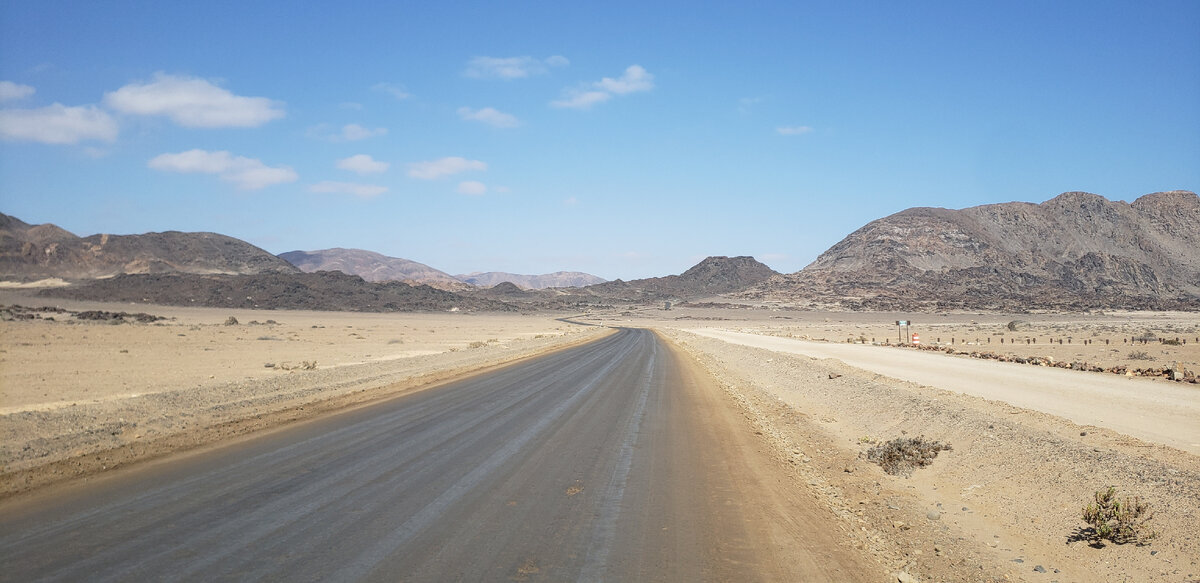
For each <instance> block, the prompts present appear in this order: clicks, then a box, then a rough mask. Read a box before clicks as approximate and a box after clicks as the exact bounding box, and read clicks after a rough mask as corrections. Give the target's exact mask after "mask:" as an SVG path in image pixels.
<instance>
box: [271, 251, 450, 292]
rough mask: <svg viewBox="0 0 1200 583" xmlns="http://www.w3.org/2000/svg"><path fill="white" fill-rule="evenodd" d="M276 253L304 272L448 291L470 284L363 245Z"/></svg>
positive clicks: (420, 264) (423, 265) (422, 264)
mask: <svg viewBox="0 0 1200 583" xmlns="http://www.w3.org/2000/svg"><path fill="white" fill-rule="evenodd" d="M279 257H281V258H282V259H284V260H285V261H287V262H288V263H290V264H292V265H295V266H296V267H297V268H298V269H300V270H301V271H304V272H306V273H312V272H316V271H340V272H342V273H345V274H347V275H357V276H359V277H361V278H363V279H364V280H366V281H370V282H376V283H378V282H385V281H400V282H405V283H411V284H416V285H420V284H426V285H430V286H433V287H435V288H438V289H445V290H451V291H454V290H462V289H466V288H468V287H470V286H469V285H466V284H464V283H463V282H461V281H459V280H458V279H457V278H455V277H454V276H452V275H450V274H449V273H446V272H444V271H440V270H437V269H434V268H432V267H430V266H428V265H425V264H424V263H417V262H416V261H412V260H409V259H402V258H400V257H388V256H387V255H383V254H381V253H376V252H374V251H366V250H363V249H343V248H341V247H335V248H333V249H321V250H318V251H288V252H287V253H280V254H279Z"/></svg>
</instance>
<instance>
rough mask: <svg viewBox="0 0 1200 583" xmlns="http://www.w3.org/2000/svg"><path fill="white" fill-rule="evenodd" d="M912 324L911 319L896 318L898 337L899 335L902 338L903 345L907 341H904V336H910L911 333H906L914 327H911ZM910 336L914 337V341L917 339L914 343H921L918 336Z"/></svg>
mask: <svg viewBox="0 0 1200 583" xmlns="http://www.w3.org/2000/svg"><path fill="white" fill-rule="evenodd" d="M911 326H912V322H911V321H909V320H896V336H898V337H899V339H900V344H902V345H903V344H904V343H905V342H904V338H905V337H906V336H909V335H908V334H906V333H907V332H912V328H911ZM910 337H911V338H912V339H913V340H914V341H916V342H914V344H917V343H919V342H920V341H919V340H918V338H917V337H916V336H910Z"/></svg>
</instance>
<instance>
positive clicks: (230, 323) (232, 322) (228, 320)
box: [225, 316, 238, 326]
mask: <svg viewBox="0 0 1200 583" xmlns="http://www.w3.org/2000/svg"><path fill="white" fill-rule="evenodd" d="M225 325H226V326H237V325H238V319H237V318H234V317H233V316H230V317H228V318H225Z"/></svg>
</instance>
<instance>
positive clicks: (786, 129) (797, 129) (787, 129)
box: [775, 126, 813, 136]
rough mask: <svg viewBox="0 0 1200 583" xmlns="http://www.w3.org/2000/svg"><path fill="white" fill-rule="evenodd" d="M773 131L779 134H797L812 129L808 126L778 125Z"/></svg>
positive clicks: (805, 132)
mask: <svg viewBox="0 0 1200 583" xmlns="http://www.w3.org/2000/svg"><path fill="white" fill-rule="evenodd" d="M775 131H776V132H778V133H779V135H781V136H799V135H802V134H807V133H809V132H811V131H813V129H812V128H810V127H808V126H780V127H777V128H775Z"/></svg>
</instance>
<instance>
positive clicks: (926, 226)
mask: <svg viewBox="0 0 1200 583" xmlns="http://www.w3.org/2000/svg"><path fill="white" fill-rule="evenodd" d="M741 296H742V297H743V298H747V299H760V300H762V299H767V300H781V301H790V302H798V301H799V302H802V301H807V302H809V303H810V305H814V306H840V307H846V308H851V309H942V308H946V309H948V308H966V309H1003V310H1025V309H1117V308H1133V309H1200V197H1197V195H1196V194H1195V193H1193V192H1188V191H1172V192H1159V193H1154V194H1148V195H1145V196H1143V197H1141V198H1138V199H1137V200H1135V201H1134V202H1133V203H1132V204H1130V203H1126V202H1123V201H1110V200H1108V199H1106V198H1104V197H1102V196H1098V195H1095V194H1089V193H1085V192H1067V193H1064V194H1061V195H1059V196H1057V197H1055V198H1053V199H1051V200H1048V201H1046V202H1044V203H1041V204H1032V203H1024V202H1011V203H1004V204H991V205H984V206H978V207H972V208H967V209H962V210H948V209H941V208H913V209H908V210H905V211H901V212H899V213H896V214H894V215H891V216H889V217H885V218H882V219H879V220H876V221H872V222H870V223H868V224H867V225H866V226H864V227H862V228H861V229H859V230H857V231H855V232H853V233H851V234H850V235H849V236H848V237H846V238H845V239H843V240H842V241H841V242H839V243H837V244H836V245H834V246H833V247H831V248H830V249H829V250H827V251H826V252H825V253H822V254H821V255H820V256H819V257H818V258H817V260H816V261H814V262H813V263H812V264H811V265H809V266H808V267H805V268H804V269H803V270H802V271H800V272H797V273H794V274H789V275H784V276H778V277H774V278H771V279H770V280H768V281H765V282H763V283H761V284H759V285H757V286H754V287H753V288H752V289H751V290H749V291H747V292H745V293H743V294H741Z"/></svg>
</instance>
